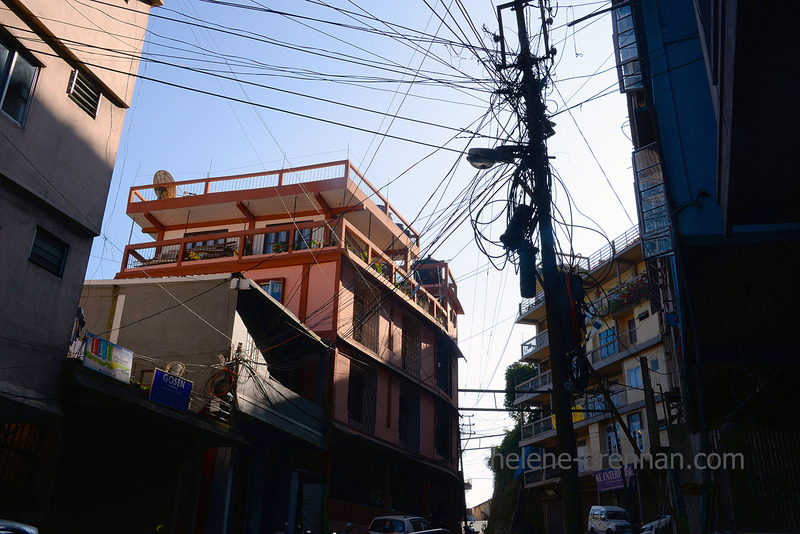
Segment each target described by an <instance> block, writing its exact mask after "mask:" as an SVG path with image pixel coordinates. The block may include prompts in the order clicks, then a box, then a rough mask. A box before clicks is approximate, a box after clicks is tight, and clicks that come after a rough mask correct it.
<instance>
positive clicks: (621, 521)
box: [587, 506, 632, 534]
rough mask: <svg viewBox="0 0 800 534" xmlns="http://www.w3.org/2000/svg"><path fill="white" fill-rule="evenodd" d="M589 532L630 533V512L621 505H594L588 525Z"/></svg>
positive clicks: (594, 533) (599, 533) (591, 533)
mask: <svg viewBox="0 0 800 534" xmlns="http://www.w3.org/2000/svg"><path fill="white" fill-rule="evenodd" d="M587 529H588V531H589V534H622V533H625V534H630V532H631V531H632V530H631V522H630V520H629V518H628V512H626V511H625V509H624V508H620V507H619V506H592V509H591V510H590V511H589V521H588V527H587Z"/></svg>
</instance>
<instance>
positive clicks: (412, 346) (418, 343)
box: [402, 311, 422, 378]
mask: <svg viewBox="0 0 800 534" xmlns="http://www.w3.org/2000/svg"><path fill="white" fill-rule="evenodd" d="M402 342H403V346H402V356H403V369H405V370H406V371H408V373H409V374H411V375H413V376H416V377H417V378H420V375H421V371H422V365H421V361H422V323H421V322H420V321H419V319H417V318H416V317H414V316H413V315H411V314H410V313H409V312H406V311H404V312H403V340H402Z"/></svg>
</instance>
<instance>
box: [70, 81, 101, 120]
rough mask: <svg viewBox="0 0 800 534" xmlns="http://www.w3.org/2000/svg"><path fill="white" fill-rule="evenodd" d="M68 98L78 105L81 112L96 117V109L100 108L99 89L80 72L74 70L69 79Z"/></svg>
mask: <svg viewBox="0 0 800 534" xmlns="http://www.w3.org/2000/svg"><path fill="white" fill-rule="evenodd" d="M67 94H68V95H69V97H70V98H71V99H72V100H73V101H75V103H76V104H78V107H80V108H81V109H82V110H83V111H85V112H86V113H88V114H89V115H91V117H92V118H95V117H97V109H98V108H99V107H100V96H101V94H102V93H101V92H100V89H98V88H97V86H95V84H94V83H92V81H91V80H90V79H89V78H88V77H87V76H86V75H85V74H83V73H81V71H79V70H74V71H72V75H71V76H70V78H69V87H68V88H67Z"/></svg>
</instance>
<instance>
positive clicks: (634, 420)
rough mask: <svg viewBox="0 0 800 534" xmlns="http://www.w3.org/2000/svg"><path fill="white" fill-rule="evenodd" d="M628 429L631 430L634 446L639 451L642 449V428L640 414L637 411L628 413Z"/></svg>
mask: <svg viewBox="0 0 800 534" xmlns="http://www.w3.org/2000/svg"><path fill="white" fill-rule="evenodd" d="M628 429H630V431H631V435H632V436H633V439H635V440H636V446H637V447H639V450H640V451H643V450H644V430H642V416H641V414H640V413H639V412H636V413H632V414H629V415H628Z"/></svg>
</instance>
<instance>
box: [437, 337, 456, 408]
mask: <svg viewBox="0 0 800 534" xmlns="http://www.w3.org/2000/svg"><path fill="white" fill-rule="evenodd" d="M452 367H453V357H452V349H451V348H450V345H449V342H448V341H447V340H445V339H444V338H442V337H441V336H440V337H439V343H438V344H437V346H436V384H437V385H438V386H439V389H441V390H442V391H443V392H445V393H446V394H447V395H448V396H452V395H453V368H452Z"/></svg>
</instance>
